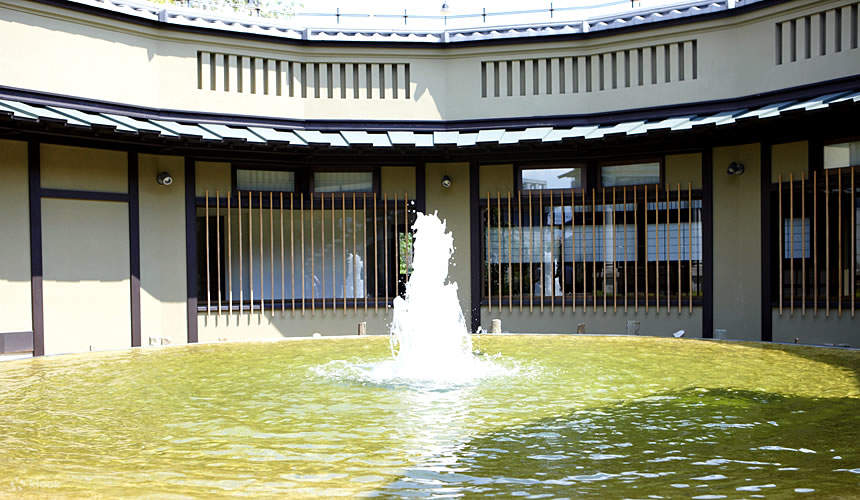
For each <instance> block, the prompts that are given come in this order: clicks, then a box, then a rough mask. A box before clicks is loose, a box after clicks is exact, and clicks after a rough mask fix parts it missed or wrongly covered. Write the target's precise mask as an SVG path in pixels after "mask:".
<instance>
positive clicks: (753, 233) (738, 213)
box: [713, 144, 762, 340]
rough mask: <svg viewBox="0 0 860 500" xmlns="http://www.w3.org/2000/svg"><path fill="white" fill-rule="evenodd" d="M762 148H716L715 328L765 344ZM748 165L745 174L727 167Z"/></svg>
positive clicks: (714, 174)
mask: <svg viewBox="0 0 860 500" xmlns="http://www.w3.org/2000/svg"><path fill="white" fill-rule="evenodd" d="M760 149H761V148H760V147H759V145H758V144H746V145H739V146H730V147H720V148H714V152H713V155H714V157H713V168H714V173H713V179H714V238H713V241H714V328H715V329H717V328H721V329H725V330H726V335H727V338H731V339H747V340H761V293H762V291H761V272H762V262H761V170H760V168H761V153H760ZM733 161H736V162H739V163H743V164H744V166H745V167H746V172H745V173H744V174H743V175H740V176H738V175H731V176H730V175H726V167H727V166H728V164H729V163H731V162H733Z"/></svg>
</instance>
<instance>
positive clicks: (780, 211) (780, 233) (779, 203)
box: [776, 174, 785, 316]
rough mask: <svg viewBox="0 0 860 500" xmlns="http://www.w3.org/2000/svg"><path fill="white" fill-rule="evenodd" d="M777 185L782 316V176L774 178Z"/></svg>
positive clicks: (783, 233)
mask: <svg viewBox="0 0 860 500" xmlns="http://www.w3.org/2000/svg"><path fill="white" fill-rule="evenodd" d="M776 182H777V185H778V186H779V187H778V189H777V193H778V194H777V196H778V197H779V202H778V203H777V207H778V208H777V210H778V212H777V213H778V214H779V215H778V216H777V221H778V226H779V229H778V232H779V257H778V259H777V261H778V262H779V314H780V316H782V300H783V295H785V294H784V293H783V289H782V279H783V276H782V265H783V258H784V257H785V250H784V249H783V245H784V244H785V223H784V222H783V213H782V174H779V176H777V178H776Z"/></svg>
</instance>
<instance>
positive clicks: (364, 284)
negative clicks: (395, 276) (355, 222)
mask: <svg viewBox="0 0 860 500" xmlns="http://www.w3.org/2000/svg"><path fill="white" fill-rule="evenodd" d="M361 210H362V212H364V224H363V226H364V230H363V231H362V233H364V236H363V239H362V241H363V242H362V248H363V249H364V262H363V264H364V265H363V266H361V270H362V272H363V275H362V278H363V280H364V281H362V286H361V288H362V291H363V292H364V293H363V297H362V301H363V302H364V312H365V315H366V313H367V286H368V284H367V265H368V263H369V262H368V259H367V193H362V194H361Z"/></svg>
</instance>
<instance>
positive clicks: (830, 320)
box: [773, 309, 860, 347]
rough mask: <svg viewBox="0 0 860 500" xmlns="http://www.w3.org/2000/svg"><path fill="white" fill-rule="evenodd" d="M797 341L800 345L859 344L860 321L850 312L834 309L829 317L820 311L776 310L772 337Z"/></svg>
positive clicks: (777, 340) (854, 345)
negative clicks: (789, 311) (813, 312)
mask: <svg viewBox="0 0 860 500" xmlns="http://www.w3.org/2000/svg"><path fill="white" fill-rule="evenodd" d="M795 339H797V342H799V343H801V344H847V345H850V346H851V347H860V320H858V318H857V317H854V318H852V317H851V313H850V312H848V313H842V317H839V315H838V314H836V312H835V311H831V312H830V316H827V315H825V314H824V312H823V311H819V313H818V314H817V315H813V314H811V313H807V315H806V316H805V317H804V316H801V315H800V314H794V315H791V314H790V313H788V312H783V313H782V315H780V314H779V311H778V310H776V309H774V311H773V340H774V341H775V342H794V341H795Z"/></svg>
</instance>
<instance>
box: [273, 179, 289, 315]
mask: <svg viewBox="0 0 860 500" xmlns="http://www.w3.org/2000/svg"><path fill="white" fill-rule="evenodd" d="M278 221H279V223H280V228H281V316H283V314H284V310H285V309H286V308H287V307H286V306H287V294H286V289H285V288H284V274H285V273H286V269H285V265H284V264H285V262H284V193H283V192H280V193H278ZM273 311H274V309H273Z"/></svg>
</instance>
